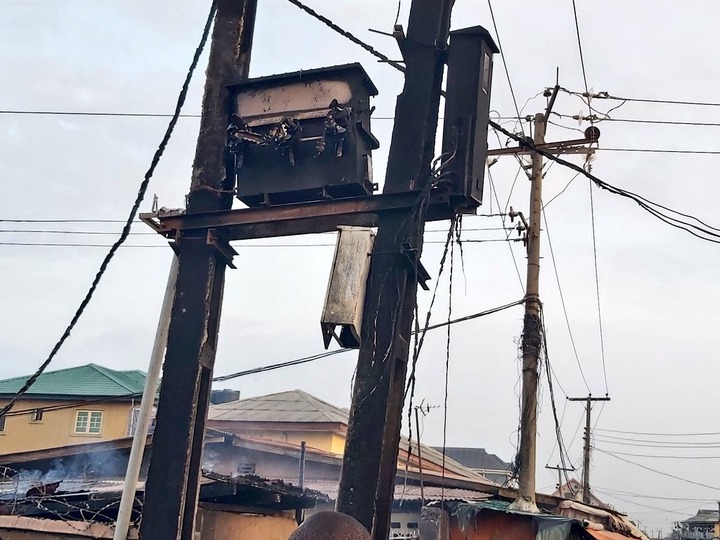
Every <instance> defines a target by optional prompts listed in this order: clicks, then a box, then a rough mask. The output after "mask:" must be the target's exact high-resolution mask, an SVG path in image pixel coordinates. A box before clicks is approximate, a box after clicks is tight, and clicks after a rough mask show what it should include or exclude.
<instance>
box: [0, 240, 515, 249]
mask: <svg viewBox="0 0 720 540" xmlns="http://www.w3.org/2000/svg"><path fill="white" fill-rule="evenodd" d="M461 241H462V243H463V244H486V243H494V242H516V241H518V240H516V239H508V238H485V239H476V238H468V239H462V240H461ZM442 243H443V242H441V241H439V240H427V241H426V242H425V244H442ZM0 246H15V247H63V248H68V247H83V248H109V247H112V245H111V244H86V243H77V242H5V241H0ZM232 246H233V247H235V248H240V249H243V248H310V247H315V248H317V247H322V248H327V247H335V244H235V243H233V244H232ZM121 247H122V248H123V249H167V247H168V246H167V244H164V245H151V244H148V245H141V244H130V245H128V244H123V245H122V246H121Z"/></svg>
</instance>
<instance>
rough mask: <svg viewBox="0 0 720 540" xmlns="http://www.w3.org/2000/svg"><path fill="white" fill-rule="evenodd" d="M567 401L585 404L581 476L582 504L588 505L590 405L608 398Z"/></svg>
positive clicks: (569, 399) (608, 399)
mask: <svg viewBox="0 0 720 540" xmlns="http://www.w3.org/2000/svg"><path fill="white" fill-rule="evenodd" d="M568 401H584V402H585V437H584V441H585V445H584V446H583V475H582V485H583V502H584V503H586V504H587V503H589V502H590V451H591V446H590V431H591V430H592V427H591V422H590V420H591V413H592V404H593V402H595V401H610V398H609V397H608V396H605V397H601V398H594V397H592V395H588V396H587V397H584V398H568Z"/></svg>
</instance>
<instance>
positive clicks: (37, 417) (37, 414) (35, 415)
mask: <svg viewBox="0 0 720 540" xmlns="http://www.w3.org/2000/svg"><path fill="white" fill-rule="evenodd" d="M31 418H32V420H30V421H31V422H42V419H43V409H35V410H34V411H33V412H32V416H31Z"/></svg>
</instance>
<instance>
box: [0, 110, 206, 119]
mask: <svg viewBox="0 0 720 540" xmlns="http://www.w3.org/2000/svg"><path fill="white" fill-rule="evenodd" d="M0 114H8V115H23V116H100V117H102V116H107V117H116V118H117V117H119V118H175V115H174V114H170V113H168V114H165V113H133V112H107V111H106V112H101V111H98V112H92V111H29V110H8V109H4V110H0ZM177 118H200V115H199V114H179V115H177Z"/></svg>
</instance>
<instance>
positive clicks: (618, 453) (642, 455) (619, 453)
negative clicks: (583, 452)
mask: <svg viewBox="0 0 720 540" xmlns="http://www.w3.org/2000/svg"><path fill="white" fill-rule="evenodd" d="M594 448H595V449H596V450H600V448H597V447H594ZM613 454H617V455H619V456H631V457H641V458H657V459H720V456H659V455H657V454H633V453H631V452H618V451H617V450H613Z"/></svg>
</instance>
